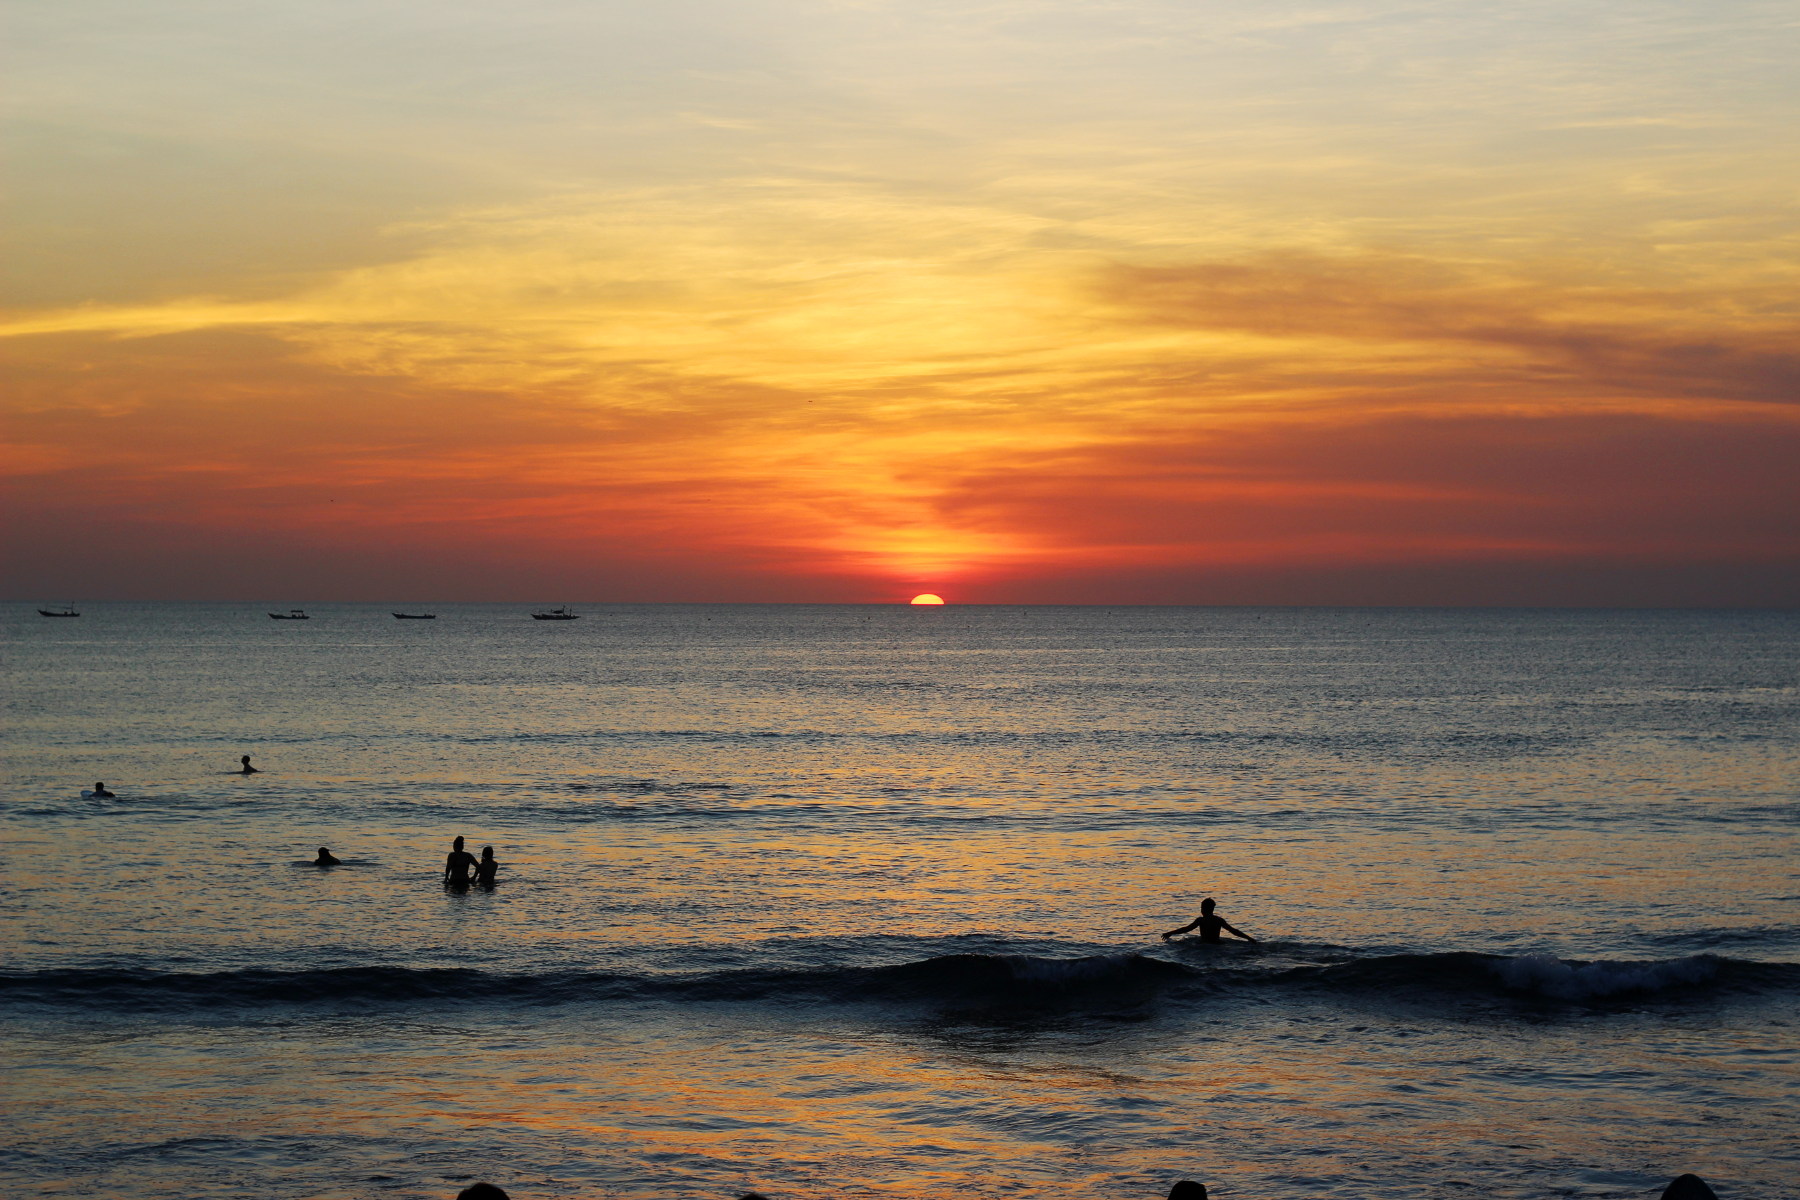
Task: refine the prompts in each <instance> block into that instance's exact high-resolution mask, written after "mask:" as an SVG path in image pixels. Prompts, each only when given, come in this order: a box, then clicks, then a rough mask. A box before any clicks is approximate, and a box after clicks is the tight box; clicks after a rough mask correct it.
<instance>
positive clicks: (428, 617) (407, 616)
mask: <svg viewBox="0 0 1800 1200" xmlns="http://www.w3.org/2000/svg"><path fill="white" fill-rule="evenodd" d="M394 620H396V621H435V620H437V614H436V613H395V614H394Z"/></svg>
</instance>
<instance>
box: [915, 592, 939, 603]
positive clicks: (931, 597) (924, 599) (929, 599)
mask: <svg viewBox="0 0 1800 1200" xmlns="http://www.w3.org/2000/svg"><path fill="white" fill-rule="evenodd" d="M912 602H913V603H914V604H942V603H943V602H944V598H943V597H942V596H940V595H938V594H937V593H935V592H920V593H919V594H918V595H917V596H914V597H913V598H912Z"/></svg>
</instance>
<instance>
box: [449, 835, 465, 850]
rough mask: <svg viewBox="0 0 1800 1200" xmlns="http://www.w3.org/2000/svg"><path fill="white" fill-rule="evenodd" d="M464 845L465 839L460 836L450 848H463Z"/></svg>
mask: <svg viewBox="0 0 1800 1200" xmlns="http://www.w3.org/2000/svg"><path fill="white" fill-rule="evenodd" d="M462 847H463V840H462V838H460V837H459V838H457V839H456V840H455V841H454V842H451V843H450V848H451V849H452V850H461V849H462Z"/></svg>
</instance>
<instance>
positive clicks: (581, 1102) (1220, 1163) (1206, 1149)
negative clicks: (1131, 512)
mask: <svg viewBox="0 0 1800 1200" xmlns="http://www.w3.org/2000/svg"><path fill="white" fill-rule="evenodd" d="M282 607H285V605H283V606H282ZM265 611H266V610H265V608H264V607H256V606H250V605H91V606H87V607H86V608H84V610H83V616H82V617H80V618H79V619H75V620H46V619H43V618H40V617H38V616H37V615H36V614H35V613H33V612H32V611H31V608H30V607H29V606H26V605H15V606H11V607H9V608H8V609H7V610H6V611H5V612H4V613H0V631H3V633H4V637H5V659H6V663H5V666H6V670H5V695H4V702H5V715H6V725H7V732H6V744H5V755H6V766H7V773H6V785H5V791H4V796H3V800H4V804H5V816H6V831H7V832H6V838H5V841H4V845H0V946H3V948H4V961H3V963H0V1034H3V1035H4V1036H3V1037H0V1047H3V1048H0V1080H3V1081H4V1083H3V1084H0V1087H3V1088H4V1105H5V1109H6V1112H5V1116H6V1120H5V1122H4V1126H5V1132H4V1134H3V1135H0V1183H3V1184H4V1185H5V1186H6V1188H7V1190H8V1192H9V1194H14V1195H34V1196H101V1195H130V1196H133V1197H143V1198H160V1197H171V1198H172V1197H200V1198H215V1197H259V1198H263V1197H268V1198H281V1200H287V1198H298V1197H321V1198H322V1197H333V1198H346V1197H364V1196H368V1197H377V1196H379V1197H397V1198H406V1197H447V1196H451V1195H454V1193H455V1192H456V1190H457V1189H458V1188H460V1187H461V1186H464V1185H465V1184H466V1183H467V1182H468V1181H469V1180H472V1179H475V1178H485V1179H490V1180H492V1181H494V1182H497V1183H500V1184H502V1185H503V1186H505V1187H506V1188H508V1190H510V1191H511V1192H512V1193H513V1195H514V1196H515V1197H519V1198H521V1200H537V1198H549V1197H621V1198H632V1200H637V1198H645V1200H647V1198H649V1197H693V1198H696V1200H701V1198H707V1197H715V1198H720V1200H723V1198H726V1197H730V1196H733V1195H735V1194H737V1192H739V1191H741V1190H745V1189H749V1188H756V1189H758V1190H761V1191H763V1192H766V1193H767V1194H769V1195H770V1196H772V1197H776V1198H777V1200H801V1198H821V1200H822V1198H827V1197H870V1198H874V1197H893V1198H903V1197H918V1198H940V1197H942V1198H948V1197H970V1196H977V1197H1006V1196H1019V1197H1032V1196H1058V1197H1069V1198H1071V1200H1089V1198H1092V1200H1101V1198H1106V1200H1125V1198H1130V1197H1144V1198H1146V1200H1147V1198H1149V1197H1154V1196H1158V1195H1161V1194H1162V1193H1164V1192H1166V1191H1167V1188H1168V1186H1169V1184H1170V1183H1171V1182H1172V1181H1173V1180H1175V1179H1178V1178H1182V1177H1192V1178H1197V1179H1201V1180H1203V1181H1205V1182H1206V1183H1207V1184H1208V1186H1209V1187H1210V1188H1212V1189H1213V1190H1214V1192H1215V1194H1216V1195H1217V1196H1219V1197H1221V1198H1222V1200H1369V1198H1373V1197H1382V1198H1400V1197H1456V1196H1466V1197H1483V1198H1486V1197H1550V1196H1580V1197H1640V1196H1644V1195H1646V1194H1650V1195H1654V1194H1655V1193H1654V1189H1656V1188H1660V1186H1661V1185H1662V1184H1664V1183H1666V1182H1667V1180H1668V1179H1669V1177H1671V1176H1672V1175H1674V1174H1676V1173H1678V1172H1681V1171H1696V1172H1698V1173H1700V1174H1701V1175H1703V1176H1705V1177H1706V1178H1707V1179H1708V1181H1709V1182H1711V1183H1712V1184H1713V1185H1714V1186H1715V1188H1717V1189H1718V1190H1719V1192H1720V1195H1721V1196H1722V1197H1725V1200H1748V1198H1756V1197H1764V1198H1774V1197H1793V1196H1796V1195H1800V1189H1797V1188H1796V1186H1795V1184H1794V1180H1795V1179H1796V1178H1800V1071H1797V1070H1796V1058H1797V1057H1800V1050H1797V1045H1800V932H1797V930H1796V925H1795V921H1794V914H1795V912H1796V911H1797V909H1796V902H1797V901H1800V856H1797V854H1796V850H1797V849H1800V846H1797V845H1796V840H1797V839H1796V833H1797V832H1800V820H1797V815H1800V803H1797V802H1800V783H1797V780H1800V771H1797V769H1796V768H1797V767H1800V753H1797V751H1800V691H1797V686H1796V685H1797V684H1800V614H1796V613H1791V612H1647V611H1633V612H1597V611H1519V610H1506V611H1445V610H1347V609H1346V610H1318V609H1309V610H1300V609H1206V608H1118V609H1105V608H975V607H956V606H949V607H945V608H935V609H934V608H918V609H914V608H897V607H876V606H817V607H814V606H767V607H763V606H748V605H739V606H702V605H696V606H677V605H662V606H593V607H589V608H585V609H583V610H582V611H583V618H582V619H581V620H579V621H574V622H566V623H553V622H534V621H532V620H530V619H529V618H528V616H527V615H526V614H527V612H528V611H529V609H528V608H527V607H526V606H516V605H440V606H437V607H436V609H435V611H436V612H438V614H439V617H438V619H437V620H435V621H396V620H394V619H393V618H392V617H391V616H390V615H389V613H390V609H389V608H388V607H377V606H368V605H320V606H317V607H314V608H312V609H311V610H310V611H311V613H312V615H313V619H312V620H310V621H305V622H299V621H271V620H269V619H268V617H267V616H266V615H265ZM241 754H250V755H252V756H254V761H255V763H256V764H257V765H258V766H259V767H261V768H262V769H263V773H261V774H258V775H251V776H242V775H234V774H231V773H230V772H231V770H232V769H233V768H234V767H235V766H236V761H237V758H238V756H239V755H241ZM96 780H104V781H105V782H106V784H107V785H108V787H109V788H110V789H111V790H113V791H114V792H115V793H116V798H114V799H102V800H96V799H92V798H86V797H83V795H82V792H83V790H84V789H90V788H91V787H92V785H93V783H94V781H96ZM458 834H461V835H464V836H466V837H467V838H468V839H469V843H470V848H471V849H472V850H479V848H480V847H481V846H483V845H491V846H493V847H494V848H495V852H496V855H497V857H498V858H499V860H500V862H501V863H502V868H501V872H500V878H499V884H498V886H497V887H496V888H494V889H493V890H492V891H482V890H479V889H476V890H469V891H446V890H445V889H444V888H443V887H442V886H441V884H440V882H439V872H440V869H441V864H442V862H443V857H444V855H445V853H446V852H447V851H448V849H449V843H450V839H451V838H452V837H453V836H455V835H458ZM321 845H323V846H329V847H330V848H331V850H332V851H333V853H334V854H336V855H337V856H338V857H340V858H341V859H342V860H343V865H341V866H338V867H335V868H329V869H319V868H316V867H313V866H311V865H309V863H310V860H311V859H312V857H313V855H314V853H315V852H316V850H317V848H318V847H319V846H321ZM1206 896H1214V897H1217V898H1218V900H1219V903H1220V911H1221V913H1222V915H1224V916H1225V917H1227V918H1228V919H1229V920H1230V921H1231V922H1232V923H1233V924H1235V925H1237V926H1238V927H1239V928H1241V929H1243V930H1245V931H1246V932H1248V933H1251V934H1253V935H1255V936H1256V937H1258V938H1259V939H1261V940H1260V942H1259V943H1258V944H1256V945H1249V944H1229V945H1222V946H1209V945H1201V944H1198V943H1195V942H1192V941H1175V942H1169V943H1165V942H1164V941H1162V940H1161V939H1160V938H1159V937H1158V934H1159V933H1161V932H1162V931H1164V930H1167V929H1170V928H1173V927H1175V926H1177V925H1181V924H1185V923H1186V922H1187V921H1189V920H1190V919H1191V918H1192V917H1193V916H1194V915H1195V914H1196V913H1197V912H1198V908H1199V902H1200V900H1201V899H1202V898H1204V897H1206Z"/></svg>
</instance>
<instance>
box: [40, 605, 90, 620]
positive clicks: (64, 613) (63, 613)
mask: <svg viewBox="0 0 1800 1200" xmlns="http://www.w3.org/2000/svg"><path fill="white" fill-rule="evenodd" d="M80 615H81V614H80V613H78V612H76V611H75V606H74V605H73V604H65V605H63V606H62V607H61V608H60V609H56V610H54V611H53V610H51V609H48V608H40V609H38V616H40V617H79V616H80Z"/></svg>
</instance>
